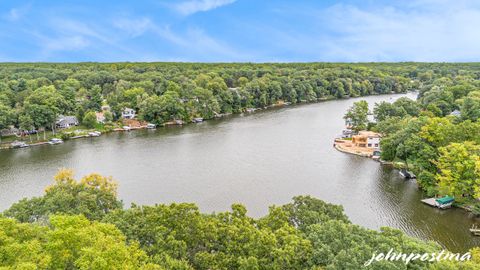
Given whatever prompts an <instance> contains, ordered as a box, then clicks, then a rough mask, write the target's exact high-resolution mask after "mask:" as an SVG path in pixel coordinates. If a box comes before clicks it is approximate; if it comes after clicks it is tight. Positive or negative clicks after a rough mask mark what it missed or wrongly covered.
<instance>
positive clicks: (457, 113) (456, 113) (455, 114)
mask: <svg viewBox="0 0 480 270" xmlns="http://www.w3.org/2000/svg"><path fill="white" fill-rule="evenodd" d="M461 114H462V113H461V112H460V111H459V110H455V111H453V112H451V113H450V115H453V116H460V115H461Z"/></svg>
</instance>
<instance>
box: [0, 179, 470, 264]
mask: <svg viewBox="0 0 480 270" xmlns="http://www.w3.org/2000/svg"><path fill="white" fill-rule="evenodd" d="M116 188H117V185H116V183H115V182H114V181H113V180H112V179H111V178H109V177H104V176H101V175H98V174H91V175H87V176H85V177H83V178H82V179H81V180H75V178H74V176H73V172H72V171H70V170H62V171H60V172H59V173H58V174H57V175H56V176H55V183H54V184H53V185H52V186H50V187H48V188H47V189H46V192H45V194H44V195H43V196H42V197H35V198H32V199H23V200H21V201H19V202H18V203H15V204H14V205H12V206H11V208H10V209H7V210H6V211H5V212H4V213H3V217H2V216H0V268H1V269H175V270H180V269H225V270H227V269H282V270H283V269H299V270H300V269H378V270H380V269H381V270H385V269H436V270H447V269H467V270H468V269H472V270H473V269H478V268H479V267H480V249H478V248H477V249H473V250H471V254H472V260H470V261H467V262H457V261H455V260H453V261H451V260H448V259H447V260H444V261H441V262H436V261H433V262H431V261H425V260H423V261H422V260H418V259H417V260H413V261H411V262H410V263H409V264H406V263H405V262H404V261H401V260H400V261H393V260H383V261H378V262H373V263H372V264H370V265H368V266H364V264H365V263H366V262H367V261H368V260H370V258H371V257H372V254H374V253H378V252H384V253H387V252H388V251H389V250H390V249H394V250H395V252H403V253H408V254H409V253H419V254H424V253H428V254H432V253H435V254H439V252H440V251H441V250H442V248H441V247H440V246H439V245H437V244H435V243H433V242H422V241H420V240H418V239H415V238H410V237H408V236H406V235H405V234H404V233H402V232H401V231H399V230H395V229H391V228H382V229H381V230H380V231H375V230H370V229H365V228H362V227H360V226H358V225H354V224H352V223H351V222H350V221H349V220H348V218H347V217H346V215H345V214H344V212H343V209H342V207H341V206H337V205H332V204H328V203H325V202H323V201H321V200H318V199H315V198H312V197H308V196H298V197H294V198H293V201H292V202H291V203H289V204H286V205H282V206H271V207H270V209H269V212H268V214H267V215H266V216H264V217H262V218H259V219H254V218H251V217H249V216H248V215H247V209H246V208H245V207H244V206H242V205H240V204H234V205H232V207H231V211H228V212H221V213H213V214H205V213H201V212H200V211H199V209H198V207H197V206H196V205H195V204H191V203H179V204H176V203H174V204H170V205H163V204H159V205H154V206H139V205H132V206H131V207H130V208H128V209H125V208H123V205H122V202H121V201H119V200H118V199H117V197H116Z"/></svg>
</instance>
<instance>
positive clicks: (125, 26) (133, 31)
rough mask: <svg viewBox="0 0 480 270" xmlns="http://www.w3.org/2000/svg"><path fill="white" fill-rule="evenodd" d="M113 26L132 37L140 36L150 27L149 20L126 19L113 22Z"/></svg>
mask: <svg viewBox="0 0 480 270" xmlns="http://www.w3.org/2000/svg"><path fill="white" fill-rule="evenodd" d="M113 25H114V26H115V27H116V28H118V29H120V30H122V31H124V32H126V33H127V34H128V35H130V36H132V37H136V36H141V35H143V33H145V32H146V31H147V30H148V29H149V28H151V26H152V22H151V20H150V19H149V18H138V19H126V18H121V19H117V20H115V21H114V22H113Z"/></svg>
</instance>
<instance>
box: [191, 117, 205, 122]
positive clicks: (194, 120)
mask: <svg viewBox="0 0 480 270" xmlns="http://www.w3.org/2000/svg"><path fill="white" fill-rule="evenodd" d="M192 122H193V123H201V122H203V118H202V117H195V118H193V119H192Z"/></svg>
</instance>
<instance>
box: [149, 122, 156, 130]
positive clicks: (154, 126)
mask: <svg viewBox="0 0 480 270" xmlns="http://www.w3.org/2000/svg"><path fill="white" fill-rule="evenodd" d="M147 128H148V129H154V128H157V125H155V124H150V123H149V124H147Z"/></svg>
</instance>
